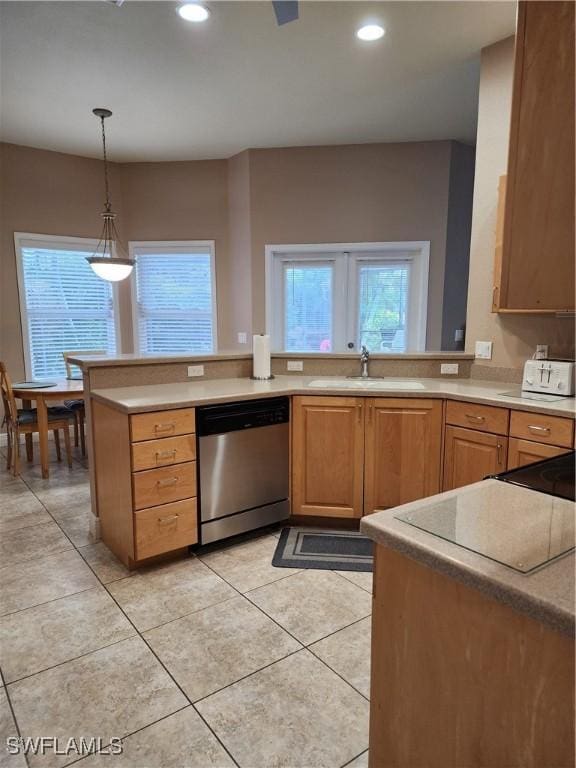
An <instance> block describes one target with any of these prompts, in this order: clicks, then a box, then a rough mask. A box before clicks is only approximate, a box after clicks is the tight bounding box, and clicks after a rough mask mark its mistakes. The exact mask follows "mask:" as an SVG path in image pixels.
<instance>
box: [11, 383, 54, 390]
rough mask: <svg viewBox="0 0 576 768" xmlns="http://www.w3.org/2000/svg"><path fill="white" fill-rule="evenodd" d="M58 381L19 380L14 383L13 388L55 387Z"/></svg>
mask: <svg viewBox="0 0 576 768" xmlns="http://www.w3.org/2000/svg"><path fill="white" fill-rule="evenodd" d="M56 384H57V382H56V381H19V382H18V383H17V384H12V389H45V388H46V387H55V386H56Z"/></svg>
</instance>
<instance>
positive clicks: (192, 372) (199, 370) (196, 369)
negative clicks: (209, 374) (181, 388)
mask: <svg viewBox="0 0 576 768" xmlns="http://www.w3.org/2000/svg"><path fill="white" fill-rule="evenodd" d="M188 376H189V377H192V376H204V366H203V365H189V366H188Z"/></svg>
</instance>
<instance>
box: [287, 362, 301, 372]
mask: <svg viewBox="0 0 576 768" xmlns="http://www.w3.org/2000/svg"><path fill="white" fill-rule="evenodd" d="M286 370H287V371H303V370H304V361H303V360H288V361H287V362H286Z"/></svg>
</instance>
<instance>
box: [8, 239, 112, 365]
mask: <svg viewBox="0 0 576 768" xmlns="http://www.w3.org/2000/svg"><path fill="white" fill-rule="evenodd" d="M14 242H15V246H16V260H17V269H18V289H19V294H20V313H21V320H22V335H23V341H24V355H25V364H26V375H27V377H28V378H34V379H54V378H60V379H62V378H64V377H65V376H66V369H65V367H64V360H63V357H62V352H73V351H74V350H83V351H86V350H91V349H93V350H98V351H102V350H106V352H107V353H108V354H111V355H113V354H115V352H116V297H115V292H114V289H113V287H112V285H111V284H110V283H108V282H106V281H104V280H101V279H100V278H99V277H97V276H96V274H95V273H94V272H93V270H92V268H91V267H90V265H89V264H88V262H87V261H86V257H87V256H90V255H91V254H92V253H94V249H95V248H96V245H97V241H96V240H89V239H85V238H76V237H54V236H49V235H32V234H24V233H20V232H16V233H15V235H14Z"/></svg>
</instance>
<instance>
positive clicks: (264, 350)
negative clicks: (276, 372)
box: [253, 334, 270, 379]
mask: <svg viewBox="0 0 576 768" xmlns="http://www.w3.org/2000/svg"><path fill="white" fill-rule="evenodd" d="M253 350H254V378H255V379H269V378H270V336H266V335H264V334H262V335H260V336H254V339H253Z"/></svg>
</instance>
